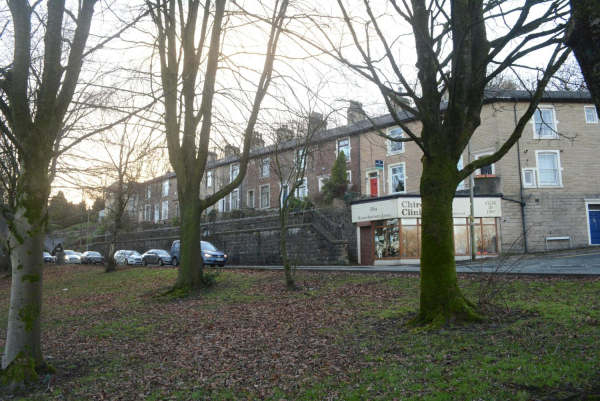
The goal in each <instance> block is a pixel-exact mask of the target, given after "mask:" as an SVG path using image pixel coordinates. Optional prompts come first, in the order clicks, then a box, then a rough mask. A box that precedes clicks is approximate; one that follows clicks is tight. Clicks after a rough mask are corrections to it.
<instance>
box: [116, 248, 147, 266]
mask: <svg viewBox="0 0 600 401" xmlns="http://www.w3.org/2000/svg"><path fill="white" fill-rule="evenodd" d="M115 261H116V262H117V264H119V265H138V266H141V265H142V255H140V253H139V252H138V251H125V250H121V251H117V252H115Z"/></svg>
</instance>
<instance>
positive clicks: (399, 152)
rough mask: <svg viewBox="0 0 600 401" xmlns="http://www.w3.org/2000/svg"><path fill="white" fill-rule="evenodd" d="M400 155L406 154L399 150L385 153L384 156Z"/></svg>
mask: <svg viewBox="0 0 600 401" xmlns="http://www.w3.org/2000/svg"><path fill="white" fill-rule="evenodd" d="M402 153H406V152H405V151H404V150H399V151H398V152H391V153H386V156H395V155H401V154H402Z"/></svg>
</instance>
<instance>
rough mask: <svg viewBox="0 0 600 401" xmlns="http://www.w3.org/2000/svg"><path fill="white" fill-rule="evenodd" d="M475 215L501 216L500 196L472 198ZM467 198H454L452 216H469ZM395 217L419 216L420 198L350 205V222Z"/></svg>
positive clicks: (413, 217) (469, 208) (469, 209)
mask: <svg viewBox="0 0 600 401" xmlns="http://www.w3.org/2000/svg"><path fill="white" fill-rule="evenodd" d="M474 203H475V205H474V208H475V217H501V215H502V214H501V208H500V198H479V197H478V198H474ZM470 212H471V207H470V201H469V198H463V197H461V198H454V201H453V202H452V216H453V217H469V215H470ZM395 218H401V219H402V218H409V219H411V218H412V219H415V218H421V198H416V197H407V198H394V199H384V200H380V201H377V200H374V201H372V202H365V203H358V204H354V205H352V222H353V223H358V222H362V221H375V220H385V219H395Z"/></svg>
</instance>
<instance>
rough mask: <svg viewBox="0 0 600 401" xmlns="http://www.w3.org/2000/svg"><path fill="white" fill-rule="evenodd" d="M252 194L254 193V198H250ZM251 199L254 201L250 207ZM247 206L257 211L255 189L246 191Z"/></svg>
mask: <svg viewBox="0 0 600 401" xmlns="http://www.w3.org/2000/svg"><path fill="white" fill-rule="evenodd" d="M250 192H252V196H250ZM250 199H252V205H250V202H249V201H250ZM246 206H247V207H249V208H251V209H256V191H255V190H254V188H252V189H247V190H246Z"/></svg>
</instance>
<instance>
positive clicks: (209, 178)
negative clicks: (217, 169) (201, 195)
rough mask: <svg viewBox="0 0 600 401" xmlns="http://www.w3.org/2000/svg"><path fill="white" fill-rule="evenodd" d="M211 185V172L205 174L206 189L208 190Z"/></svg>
mask: <svg viewBox="0 0 600 401" xmlns="http://www.w3.org/2000/svg"><path fill="white" fill-rule="evenodd" d="M212 185H213V173H212V171H210V170H209V171H207V172H206V188H210V187H212Z"/></svg>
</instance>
